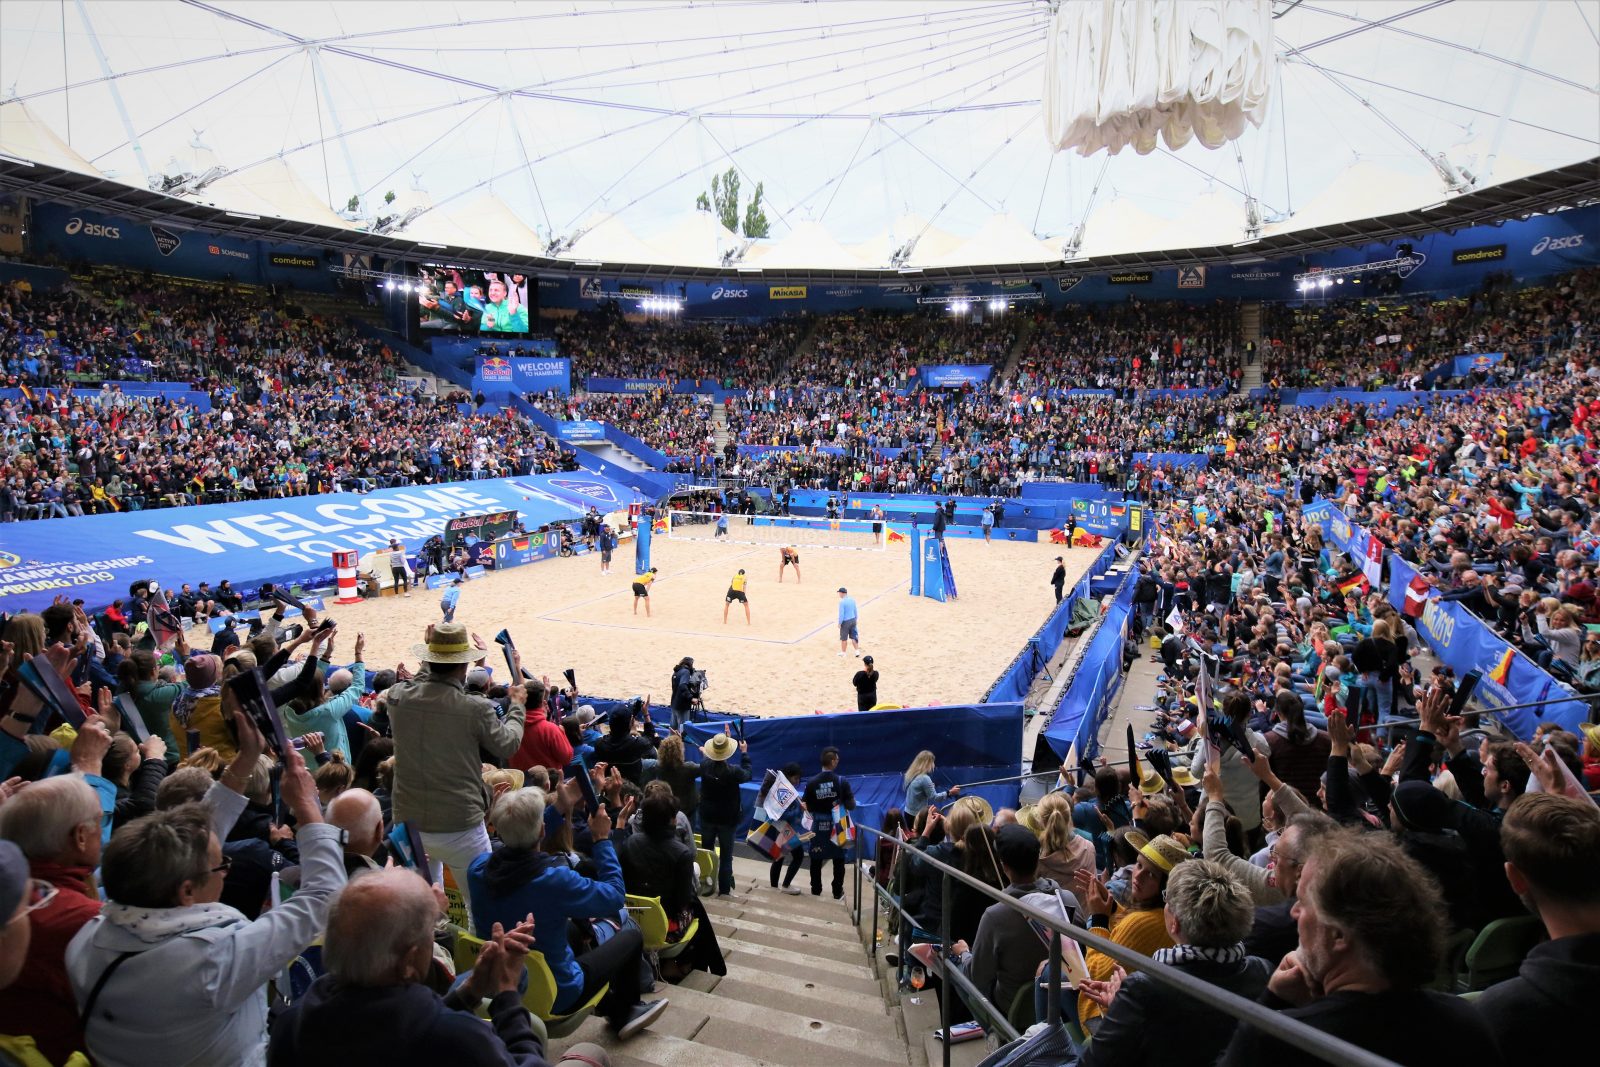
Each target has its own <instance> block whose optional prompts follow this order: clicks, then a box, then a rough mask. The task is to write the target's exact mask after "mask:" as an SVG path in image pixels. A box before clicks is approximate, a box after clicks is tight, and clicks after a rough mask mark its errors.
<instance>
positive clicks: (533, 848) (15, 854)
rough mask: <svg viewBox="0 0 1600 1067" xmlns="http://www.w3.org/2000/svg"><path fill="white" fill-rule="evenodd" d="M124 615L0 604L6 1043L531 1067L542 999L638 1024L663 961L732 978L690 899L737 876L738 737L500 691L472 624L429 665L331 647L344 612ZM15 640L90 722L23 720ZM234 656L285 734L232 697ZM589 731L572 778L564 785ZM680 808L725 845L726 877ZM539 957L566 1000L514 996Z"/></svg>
mask: <svg viewBox="0 0 1600 1067" xmlns="http://www.w3.org/2000/svg"><path fill="white" fill-rule="evenodd" d="M225 633H230V634H231V630H229V631H225ZM129 636H130V635H129V634H128V632H127V631H125V630H122V629H118V631H117V633H116V634H115V635H114V636H113V639H112V640H111V641H109V642H107V641H103V640H102V638H101V635H100V632H99V631H98V630H97V629H96V628H95V627H94V626H92V625H91V624H90V621H89V619H88V617H87V615H86V614H85V613H84V612H83V610H82V609H81V608H78V607H74V606H70V605H68V604H66V603H65V602H64V601H58V602H57V603H56V604H55V605H53V606H52V607H50V608H48V609H46V610H45V611H44V612H43V613H41V614H30V613H22V614H18V615H13V616H11V617H10V618H9V619H7V620H6V622H5V624H4V632H3V637H4V644H3V645H0V650H3V652H0V660H3V662H0V679H3V680H0V782H4V785H3V786H0V839H3V842H4V843H3V844H0V906H3V910H4V913H5V918H7V919H12V916H13V913H14V912H15V914H16V916H17V918H16V919H15V920H13V921H11V922H9V923H8V924H7V931H6V935H5V937H4V939H3V940H0V943H3V946H4V950H5V952H6V954H7V955H6V956H5V958H4V964H5V965H4V966H0V986H5V985H10V986H12V988H11V989H10V990H9V991H8V992H7V995H6V996H5V997H0V1034H3V1035H6V1036H0V1055H8V1054H10V1053H11V1052H13V1051H14V1050H16V1049H18V1048H21V1047H24V1046H26V1047H27V1048H28V1049H29V1051H30V1054H35V1055H38V1056H41V1057H43V1058H42V1059H41V1060H37V1061H36V1060H30V1059H24V1060H23V1061H21V1062H26V1063H34V1062H44V1063H49V1064H65V1063H68V1062H69V1060H71V1057H72V1056H73V1055H74V1054H75V1053H80V1052H83V1053H87V1054H88V1055H89V1056H90V1057H92V1059H93V1062H95V1063H104V1064H143V1063H152V1062H158V1061H159V1062H174V1063H191V1062H208V1063H211V1062H214V1063H223V1062H226V1063H230V1064H244V1063H273V1064H278V1063H283V1064H289V1063H295V1064H303V1063H317V1064H321V1063H328V1064H334V1063H344V1062H349V1059H350V1057H355V1058H357V1059H360V1058H362V1057H364V1056H366V1055H369V1054H370V1053H371V1052H372V1050H373V1049H374V1048H375V1047H382V1048H389V1049H392V1050H394V1052H395V1062H417V1057H419V1056H420V1057H422V1058H423V1059H426V1060H429V1061H430V1062H431V1057H438V1056H446V1057H448V1058H449V1059H450V1060H451V1062H462V1063H473V1064H484V1065H488V1064H499V1063H507V1062H515V1063H518V1064H523V1065H525V1067H536V1065H539V1064H543V1063H544V1062H545V1060H544V1058H543V1049H542V1046H543V1040H542V1037H541V1036H538V1034H539V1033H540V1031H539V1030H536V1029H535V1028H533V1027H532V1026H531V1024H530V1014H529V1013H530V1010H533V1011H536V1012H538V1013H541V1014H542V1015H543V1016H545V1017H549V1018H555V1017H557V1016H564V1015H567V1014H569V1013H573V1012H575V1011H588V1010H591V1009H592V1010H593V1011H595V1013H596V1014H597V1015H598V1016H599V1017H601V1018H603V1019H605V1020H606V1022H607V1024H608V1025H609V1027H610V1029H611V1031H612V1033H613V1034H615V1035H616V1036H617V1037H618V1038H619V1039H621V1040H627V1039H628V1038H630V1037H631V1036H633V1035H634V1034H637V1033H639V1032H641V1031H642V1030H645V1029H648V1028H649V1027H650V1026H651V1025H652V1024H653V1023H654V1022H656V1021H657V1020H658V1019H659V1018H660V1016H661V1014H662V1012H663V1011H664V1010H665V1008H666V1006H667V999H666V998H664V997H655V998H651V999H646V997H647V994H649V993H651V991H652V990H651V986H652V985H657V986H659V985H661V984H662V982H663V979H662V977H660V975H661V974H662V973H663V972H665V973H666V974H668V975H670V976H671V977H673V978H681V977H683V976H684V975H686V974H687V973H688V972H689V971H691V970H695V969H708V970H713V971H715V972H716V973H718V974H721V973H725V966H724V964H723V962H722V958H721V952H720V949H719V948H718V945H717V941H716V935H715V932H714V931H713V929H712V926H711V922H710V919H709V917H708V916H707V914H706V911H705V908H704V906H703V905H702V904H701V902H700V894H701V893H702V892H704V893H707V894H710V893H715V892H718V891H719V890H720V891H721V892H723V893H726V892H729V891H731V889H732V885H733V883H732V875H731V860H732V856H731V848H732V828H733V824H735V823H736V822H738V821H739V816H738V811H739V786H740V784H741V783H742V782H744V781H747V780H748V779H749V773H750V772H749V759H748V756H747V755H746V753H747V746H745V745H744V744H743V743H742V742H740V741H736V740H735V739H733V738H732V737H729V736H727V735H726V734H723V735H720V736H719V737H717V738H714V739H713V740H712V741H711V742H709V743H707V744H705V745H704V746H702V747H701V749H700V750H698V751H696V750H694V749H686V747H685V745H684V742H683V738H682V737H681V735H680V734H678V733H677V732H675V731H667V730H665V729H664V728H661V729H660V730H659V732H658V728H657V726H656V725H655V723H654V722H652V721H651V720H650V719H649V718H648V717H647V715H646V709H647V698H640V699H636V700H634V701H633V702H631V703H626V704H623V705H620V706H618V707H617V708H616V710H614V711H613V712H611V713H610V714H608V715H607V716H605V717H602V718H597V716H596V715H595V713H594V710H593V709H592V708H591V707H589V706H587V705H584V704H581V703H580V701H579V698H578V696H577V693H576V692H575V691H574V690H571V689H564V690H563V689H557V688H555V687H553V686H551V685H550V684H549V683H548V681H547V680H535V679H533V678H532V677H531V676H526V675H525V676H524V680H522V681H514V682H512V683H511V684H505V683H496V682H492V681H491V679H490V672H489V671H488V669H487V664H486V660H488V659H489V653H488V650H487V647H486V646H485V645H484V644H483V642H482V641H481V640H479V639H477V638H476V636H475V635H473V636H472V637H471V638H470V639H469V634H468V631H467V629H466V627H465V626H464V625H462V624H460V623H441V624H439V625H437V626H433V627H430V628H429V629H428V630H427V632H426V633H425V634H424V635H422V637H423V640H422V642H421V643H420V644H419V645H418V646H417V648H416V656H417V659H418V660H420V665H419V666H418V668H417V670H416V672H415V673H412V672H411V671H409V670H407V669H406V667H405V666H404V665H403V664H401V665H397V666H396V667H393V668H388V669H382V670H373V671H370V672H369V670H368V665H367V664H366V663H365V662H364V661H365V659H366V655H365V650H364V648H363V646H364V640H363V638H362V636H361V635H357V636H356V637H355V640H354V643H353V648H351V649H350V652H349V655H351V656H353V657H354V659H353V660H349V661H346V659H345V658H344V657H341V656H340V654H339V646H340V645H342V644H343V641H342V639H341V635H340V634H339V633H338V630H337V628H334V629H331V630H320V629H314V630H310V631H306V632H304V633H301V634H300V635H298V636H296V637H294V638H293V639H291V640H286V641H280V640H279V636H278V635H277V634H276V633H275V632H274V629H273V628H267V629H265V630H263V631H261V632H259V633H257V634H255V635H254V636H253V637H248V638H246V639H245V641H244V643H242V644H241V643H240V640H239V639H238V638H233V639H231V640H228V641H225V642H223V643H222V645H221V646H220V647H218V646H216V645H214V646H213V647H214V648H215V649H216V651H214V652H205V651H202V650H199V649H191V648H190V647H189V646H188V644H187V643H186V640H185V638H184V637H183V635H182V634H181V633H180V634H179V635H178V636H177V637H176V638H175V641H174V643H173V644H171V645H170V647H167V648H166V649H165V651H163V650H162V649H160V648H152V647H150V643H149V642H148V641H144V640H139V641H138V642H137V643H138V644H139V647H138V648H132V647H130V645H129V643H128V640H127V639H128V637H129ZM496 658H498V657H496ZM29 660H31V661H32V662H33V663H34V665H35V666H36V667H38V668H40V669H43V670H49V671H52V672H58V673H60V674H61V676H62V678H63V680H64V681H66V682H67V684H68V685H73V686H78V691H77V701H78V707H77V708H76V709H74V710H75V711H76V712H81V713H82V716H83V720H82V722H81V723H80V724H79V725H78V726H76V727H73V726H70V725H65V724H58V725H57V728H56V729H54V730H53V731H51V732H50V733H32V732H30V727H31V726H32V724H33V723H34V722H39V721H40V720H41V719H53V717H54V715H55V713H54V711H53V709H51V708H49V707H47V706H46V705H44V704H43V703H42V702H41V701H40V700H39V698H38V697H37V696H35V695H34V693H33V692H32V690H30V689H29V688H28V687H27V686H26V685H22V684H20V683H19V677H18V668H19V667H20V666H21V665H22V664H23V663H24V662H27V661H29ZM374 666H375V665H374ZM251 672H259V677H260V678H262V679H263V680H264V681H263V684H266V685H268V686H269V687H270V688H271V690H272V695H273V699H274V700H275V702H276V703H277V704H278V706H279V708H280V709H281V712H282V721H283V725H284V728H285V730H286V731H287V735H288V736H289V737H291V738H293V739H295V744H293V745H291V746H280V743H279V742H277V741H275V740H274V739H273V735H272V732H271V731H268V732H267V733H266V734H265V735H263V733H262V732H261V730H259V729H258V728H257V725H256V721H255V719H253V718H252V717H251V715H249V714H247V713H246V709H245V707H243V706H242V705H241V704H240V701H239V690H237V689H236V688H235V685H236V683H237V681H238V680H239V679H240V678H241V676H245V677H246V678H248V677H251V676H253V675H252V673H251ZM80 683H81V684H80ZM114 696H116V697H122V696H126V697H127V698H128V699H129V700H131V701H132V704H131V708H132V709H133V710H137V711H138V712H139V713H140V714H139V716H138V717H137V718H134V717H131V716H130V715H127V714H125V710H124V706H123V705H122V704H121V703H119V701H118V700H116V699H114ZM576 752H582V753H584V754H585V755H586V756H587V757H588V765H589V766H590V768H591V772H590V773H589V775H587V776H588V777H589V778H590V779H591V781H590V782H588V783H580V782H579V781H577V780H576V779H575V778H573V777H571V776H570V774H568V776H566V777H563V775H564V772H566V769H567V768H568V766H569V764H570V763H571V762H572V760H573V757H574V754H575V753H576ZM485 760H488V761H490V762H488V763H485V762H484V761H485ZM589 787H592V795H593V796H594V797H595V798H596V801H597V802H596V803H594V804H587V805H586V801H585V796H586V794H588V793H589ZM690 819H693V820H695V822H696V823H698V824H700V825H701V826H703V827H704V830H705V833H706V836H707V838H708V840H709V841H710V843H711V844H710V847H713V848H716V849H717V850H718V851H719V852H720V853H721V857H722V860H721V866H722V875H721V877H720V879H713V884H711V885H703V883H702V881H701V877H700V872H699V867H698V863H697V856H696V848H695V845H694V843H693V837H692V830H691V829H690V824H689V820H690ZM719 827H725V829H726V832H722V831H721V830H719ZM419 847H420V849H421V851H423V852H425V853H426V855H427V857H429V858H430V860H431V867H429V866H424V867H418V866H417V863H418V860H417V857H418V856H419V855H420V854H421V853H420V852H419V851H418V849H419ZM408 867H410V868H412V869H407V868H408ZM446 870H448V871H449V878H448V879H447V880H446V879H445V874H444V872H445V871H446ZM91 876H93V878H94V879H95V880H96V881H97V882H98V886H99V890H100V891H99V892H96V891H95V889H94V887H93V885H91V882H90V878H91ZM279 876H284V878H285V894H284V895H285V897H286V899H279V898H278V897H276V896H275V895H274V894H276V893H278V889H277V882H278V881H279ZM441 885H448V886H449V887H450V892H449V894H447V893H446V892H445V891H444V889H443V888H441ZM290 890H292V895H289V891H290ZM627 894H635V895H637V896H644V897H652V898H656V899H657V900H658V901H659V902H660V905H661V908H662V913H663V921H664V924H665V926H666V927H667V933H666V935H665V937H666V944H665V945H651V946H649V950H650V951H651V952H652V959H654V956H653V953H654V952H655V951H656V950H657V949H662V948H665V947H667V946H672V947H673V948H674V951H672V952H670V953H666V955H669V956H671V957H673V961H674V962H672V963H668V962H667V961H665V960H663V961H662V962H661V965H660V967H659V969H657V968H653V967H652V965H651V963H649V962H647V961H646V958H645V952H646V944H645V941H644V935H643V933H642V931H641V928H640V925H639V923H638V922H637V921H635V917H634V916H633V915H631V911H632V910H633V908H631V907H630V906H628V905H625V896H626V895H627ZM19 901H20V905H19V903H18V902H19ZM630 903H631V902H630ZM19 924H20V928H21V930H22V933H21V934H17V933H16V931H17V930H18V929H19ZM569 931H570V932H571V933H570V937H569ZM29 933H31V935H32V936H31V937H30V936H27V935H28V934H29ZM313 944H315V945H316V946H317V951H313V950H312V946H313ZM531 952H536V953H538V954H539V957H538V959H539V960H540V962H539V963H538V966H541V967H544V968H546V969H548V972H549V979H550V981H552V982H553V984H554V987H555V990H556V992H555V996H554V1000H553V1002H551V1003H543V1004H541V1003H539V1002H538V1001H537V1000H536V999H534V1000H525V996H524V990H526V989H529V988H530V985H529V981H528V979H527V977H526V976H525V974H524V967H525V964H526V962H527V961H530V960H531V959H532V957H530V955H529V954H530V953H531ZM13 957H14V958H13ZM456 960H461V961H463V962H462V964H461V966H460V968H459V969H460V972H461V973H457V970H458V968H457V965H456V963H455V962H454V961H456ZM291 971H292V972H294V974H295V975H296V981H295V982H289V981H287V980H286V979H285V975H286V973H288V972H291ZM653 974H654V975H655V977H652V975H653ZM302 976H303V977H304V978H305V980H304V981H300V980H299V979H300V978H301V977H302ZM269 982H273V983H275V986H274V988H273V990H272V991H271V996H270V998H269V990H268V983H269ZM533 988H535V989H537V988H542V987H541V986H540V985H539V984H538V983H534V986H533ZM528 996H529V997H535V993H529V994H528ZM269 1003H270V1005H271V1006H272V1008H273V1010H272V1012H271V1013H270V1018H271V1024H270V1028H269V1011H268V1008H269ZM480 1005H482V1006H483V1007H484V1008H485V1010H486V1012H487V1016H488V1018H489V1020H490V1025H487V1026H486V1025H484V1024H482V1023H480V1022H477V1021H475V1020H474V1019H473V1017H472V1014H471V1013H472V1012H473V1011H474V1009H477V1008H479V1006H480ZM373 1028H377V1030H381V1031H382V1032H381V1033H379V1032H376V1031H375V1030H374V1029H373ZM21 1035H26V1037H22V1036H21ZM567 1055H568V1056H569V1057H572V1061H571V1062H572V1063H573V1064H578V1063H583V1064H587V1065H589V1067H594V1065H595V1064H601V1065H603V1064H604V1063H605V1062H607V1059H606V1055H605V1053H604V1052H603V1051H602V1050H600V1049H599V1048H598V1047H596V1046H594V1045H589V1044H583V1045H578V1046H575V1047H573V1048H572V1049H569V1050H568V1053H567ZM72 1062H78V1061H72ZM562 1062H567V1061H566V1060H563V1061H562Z"/></svg>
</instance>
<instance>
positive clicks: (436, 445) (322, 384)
mask: <svg viewBox="0 0 1600 1067" xmlns="http://www.w3.org/2000/svg"><path fill="white" fill-rule="evenodd" d="M102 287H103V289H104V292H105V293H106V294H109V295H99V294H100V290H101V288H102ZM107 308H109V309H111V310H109V311H107V310H106V309H107ZM224 312H226V314H224ZM79 314H88V315H91V316H92V321H93V322H94V323H96V325H94V326H93V327H92V328H89V329H87V330H85V329H83V328H82V327H83V323H82V320H81V319H80V318H78V317H77V316H78V315H79ZM102 316H103V319H104V321H102V318H101V317H102ZM52 331H53V332H54V336H51V333H52ZM0 353H5V365H6V370H7V374H8V379H9V380H10V381H11V382H13V383H14V384H16V385H17V386H18V387H20V388H21V395H20V396H18V397H16V398H14V399H7V400H0V521H10V520H13V519H18V518H33V517H41V518H49V517H65V516H72V515H82V514H94V513H104V512H111V511H125V510H136V509H143V508H153V507H165V506H182V505H187V504H196V503H215V502H218V501H228V500H249V499H261V498H274V497H286V496H301V495H305V494H308V493H316V492H329V491H337V490H352V491H354V490H367V489H372V488H376V487H382V486H388V485H406V484H426V483H433V482H440V481H454V480H459V479H465V478H474V477H495V476H499V475H509V474H527V473H540V472H546V471H554V470H561V469H566V468H568V467H569V466H570V465H571V459H570V456H565V455H563V453H562V450H561V449H560V447H559V446H558V445H557V444H556V443H555V442H554V441H553V440H551V439H550V438H549V437H548V436H547V435H545V434H544V433H543V432H542V431H540V430H539V429H538V428H536V427H534V426H533V425H532V424H531V423H529V422H528V421H527V420H526V419H524V418H522V417H520V416H518V415H515V414H513V413H498V414H488V413H484V414H468V413H464V412H463V410H462V409H461V407H460V406H459V405H457V404H456V403H453V402H452V401H451V400H450V399H449V398H436V397H433V396H431V395H428V394H425V393H422V392H419V391H415V390H408V389H406V388H404V387H402V386H401V385H400V383H399V382H398V380H397V374H398V371H399V370H401V369H402V368H403V364H402V362H401V361H400V359H399V358H398V357H397V356H396V354H395V353H394V352H393V351H391V350H390V349H389V348H388V347H387V346H385V345H382V344H381V343H380V342H377V341H374V340H371V339H368V338H363V337H361V336H359V335H358V334H357V333H356V332H355V331H354V330H353V329H352V328H351V327H350V326H349V325H348V324H345V323H337V322H333V321H331V320H327V319H323V318H319V317H316V316H300V315H297V314H296V313H294V312H293V311H291V310H290V309H285V308H282V307H279V306H275V305H274V304H273V303H272V302H271V301H270V300H269V299H268V298H267V297H266V296H264V295H262V294H250V293H244V292H238V291H228V290H223V289H213V288H208V287H192V288H191V287H188V286H181V285H175V284H167V283H159V284H158V283H155V282H147V281H143V280H141V279H140V278H139V277H137V276H133V275H120V274H111V275H105V276H103V277H102V278H101V279H99V281H98V282H97V296H96V297H95V298H93V299H91V298H88V297H84V296H81V295H79V290H77V289H76V288H73V289H67V290H65V291H63V292H61V293H52V294H47V295H41V294H36V293H32V292H29V291H27V290H26V289H25V288H24V287H22V286H20V285H17V284H13V285H11V286H9V287H7V288H6V289H5V290H4V299H3V302H0ZM130 360H135V361H138V360H142V361H143V362H142V363H140V366H142V367H143V368H144V369H145V370H146V371H147V372H148V373H147V375H146V376H154V377H156V378H157V379H158V380H161V379H163V378H165V377H166V376H169V375H181V377H178V378H177V379H176V380H178V381H182V382H188V383H189V384H190V385H191V386H192V387H193V389H192V393H191V395H190V396H189V397H182V396H140V395H134V394H132V393H129V392H125V391H123V389H122V388H121V386H119V385H113V384H102V385H99V386H98V387H97V386H94V385H82V386H80V385H78V384H76V380H77V379H81V378H84V377H86V376H87V377H103V376H106V375H112V376H115V377H117V378H118V379H119V380H120V378H121V376H122V375H123V374H125V373H126V371H125V370H124V369H123V366H122V365H123V364H124V363H125V362H126V361H130ZM69 367H70V368H74V369H73V370H72V372H71V374H70V376H69V374H68V370H67V368H69ZM202 395H203V397H204V403H191V402H190V401H191V400H192V399H196V398H198V397H200V396H202ZM206 405H209V410H204V411H202V410H201V408H202V407H205V406H206ZM469 410H470V409H469Z"/></svg>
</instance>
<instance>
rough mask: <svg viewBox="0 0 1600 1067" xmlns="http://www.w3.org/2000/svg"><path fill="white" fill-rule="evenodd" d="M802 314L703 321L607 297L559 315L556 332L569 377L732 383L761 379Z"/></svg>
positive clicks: (789, 343)
mask: <svg viewBox="0 0 1600 1067" xmlns="http://www.w3.org/2000/svg"><path fill="white" fill-rule="evenodd" d="M806 327H807V319H806V318H805V317H804V316H800V315H795V316H788V317H784V318H778V319H770V320H767V321H765V322H737V321H732V320H728V321H721V320H719V321H713V322H702V321H693V320H682V319H677V318H653V317H652V318H646V319H643V320H642V321H641V320H640V317H639V316H633V318H632V321H630V319H629V318H627V317H625V316H624V315H623V312H622V309H621V308H620V307H618V306H617V305H615V304H608V305H605V306H603V307H602V308H600V309H598V310H595V311H585V312H580V313H579V314H577V315H575V316H573V317H572V318H568V319H563V320H561V321H560V322H559V323H558V324H557V326H556V328H555V337H556V344H557V346H558V350H559V351H560V353H561V355H562V356H564V357H566V358H569V359H571V360H572V381H573V384H574V385H575V386H576V387H578V388H581V387H582V385H583V383H584V382H585V381H586V380H587V379H588V378H589V377H590V376H591V375H598V376H601V377H612V378H656V379H660V380H661V381H663V382H669V383H670V382H673V381H705V382H708V383H710V384H714V385H718V386H722V387H724V388H735V387H738V386H743V385H747V384H750V383H753V382H758V381H764V380H766V379H767V378H768V377H769V376H770V375H771V373H772V371H773V370H774V369H775V368H776V367H778V366H779V365H780V364H781V363H782V361H783V359H784V358H785V357H787V356H788V354H789V353H790V352H792V351H793V350H794V346H795V344H796V343H797V342H798V341H799V338H800V336H801V334H803V333H804V332H805V329H806Z"/></svg>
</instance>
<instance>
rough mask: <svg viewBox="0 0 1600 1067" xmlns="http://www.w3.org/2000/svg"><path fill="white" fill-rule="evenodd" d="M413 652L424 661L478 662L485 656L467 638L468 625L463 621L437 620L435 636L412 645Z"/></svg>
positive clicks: (434, 628) (434, 630)
mask: <svg viewBox="0 0 1600 1067" xmlns="http://www.w3.org/2000/svg"><path fill="white" fill-rule="evenodd" d="M411 651H412V654H414V655H415V656H416V657H417V658H418V659H420V660H422V662H424V663H476V662H477V661H478V660H480V659H482V658H483V657H484V652H483V650H482V649H480V648H473V647H472V642H471V641H469V640H468V639H467V625H466V623H461V622H436V623H434V624H433V636H432V637H430V638H429V639H428V640H427V641H425V642H423V643H421V644H417V645H412V646H411Z"/></svg>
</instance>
